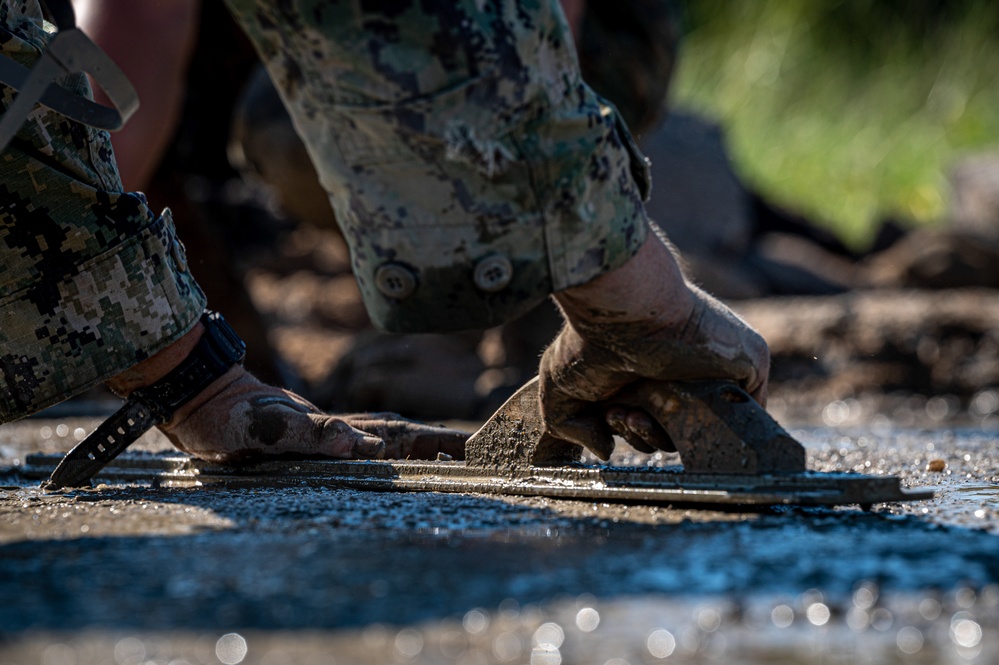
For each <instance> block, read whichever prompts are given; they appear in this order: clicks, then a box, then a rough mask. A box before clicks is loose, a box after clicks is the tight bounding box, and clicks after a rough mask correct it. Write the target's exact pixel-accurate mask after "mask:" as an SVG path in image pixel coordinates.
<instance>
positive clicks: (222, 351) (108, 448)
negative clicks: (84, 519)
mask: <svg viewBox="0 0 999 665" xmlns="http://www.w3.org/2000/svg"><path fill="white" fill-rule="evenodd" d="M201 323H202V324H203V325H204V327H205V332H204V334H203V335H202V336H201V339H200V340H199V341H198V344H197V346H195V347H194V349H193V350H192V351H191V353H189V354H188V356H187V357H186V358H184V360H182V361H181V363H180V364H179V365H177V367H175V368H174V369H173V370H172V371H171V372H170V373H169V374H167V375H166V376H165V377H163V378H162V379H160V380H159V381H157V382H156V383H154V384H153V385H151V386H147V387H145V388H140V389H139V390H136V391H134V392H132V394H131V395H130V396H129V398H128V401H126V402H125V405H124V406H123V407H122V408H121V409H119V410H118V411H116V412H115V413H114V415H112V416H111V417H109V418H108V419H107V420H105V421H104V422H103V423H101V425H100V426H98V427H97V429H95V430H94V431H93V432H91V433H90V435H89V436H88V437H87V438H85V439H84V440H83V441H81V442H80V443H79V444H77V446H76V447H75V448H73V449H72V450H71V451H69V452H68V453H67V454H66V457H64V458H63V459H62V461H61V462H60V463H59V466H57V467H56V469H55V471H53V472H52V476H51V477H50V478H49V479H48V480H47V481H46V482H45V483H44V485H43V487H44V488H45V489H48V490H54V489H61V488H64V487H84V486H89V485H90V479H91V478H93V477H94V475H95V474H96V473H97V472H98V471H100V470H101V469H102V468H104V466H105V465H107V463H108V462H110V461H111V460H113V459H114V458H115V457H117V456H118V455H119V454H120V453H121V452H122V451H124V450H125V449H126V448H128V447H129V446H130V445H132V443H134V442H135V440H136V439H138V438H139V437H140V436H142V435H143V434H145V433H146V431H148V430H149V428H151V427H154V426H156V425H160V424H162V423H165V422H167V421H168V420H170V418H172V417H173V414H174V413H175V412H176V411H177V409H179V408H180V407H181V406H183V405H184V404H187V403H188V402H190V401H191V400H192V399H193V398H194V397H195V396H196V395H198V394H199V393H200V392H201V391H202V390H204V389H205V388H207V387H208V386H209V384H211V383H212V382H213V381H215V380H216V379H218V378H219V377H221V376H222V375H223V374H225V373H226V372H227V371H229V369H230V368H231V367H232V366H233V365H235V364H237V363H242V362H243V358H244V356H245V355H246V344H244V343H243V340H241V339H240V338H239V335H237V334H236V331H235V330H233V329H232V327H231V326H230V325H229V324H228V323H226V321H225V319H224V318H222V315H221V314H219V313H218V312H205V313H204V314H203V315H202V317H201Z"/></svg>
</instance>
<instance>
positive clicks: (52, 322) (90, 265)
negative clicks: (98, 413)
mask: <svg viewBox="0 0 999 665" xmlns="http://www.w3.org/2000/svg"><path fill="white" fill-rule="evenodd" d="M40 17H41V11H40V9H39V7H38V3H37V0H19V1H16V2H15V1H12V0H4V1H3V2H2V3H0V53H2V54H3V55H5V56H7V57H11V58H14V59H15V60H17V61H18V62H20V63H21V64H24V65H26V66H31V64H32V63H33V62H34V61H35V59H36V58H37V57H38V54H39V53H40V51H41V49H43V48H44V45H45V43H46V34H45V31H44V30H43V24H42V22H41V18H40ZM62 84H63V85H64V87H66V88H67V89H68V90H71V91H73V92H76V93H78V94H86V95H89V94H90V89H89V84H88V83H87V81H86V78H85V77H84V76H83V75H82V74H80V75H74V76H72V77H69V79H68V80H65V81H63V82H62ZM13 94H14V92H13V91H12V90H11V89H10V88H7V87H5V86H0V108H6V107H7V106H8V105H9V104H10V102H11V100H12V99H13ZM204 307H205V299H204V296H203V294H202V293H201V290H200V289H199V288H198V286H197V284H196V283H195V281H194V279H193V278H192V276H191V274H190V273H189V272H188V271H187V266H186V261H185V259H184V253H183V246H182V245H181V244H180V242H179V240H178V239H177V237H176V234H175V232H174V227H173V222H172V219H171V217H170V215H169V211H164V213H163V214H162V215H156V214H154V213H153V212H152V211H151V210H150V208H149V206H148V205H147V204H146V201H145V199H144V197H143V196H142V195H141V194H126V193H123V192H122V191H121V182H120V180H119V178H118V172H117V168H116V166H115V163H114V157H113V154H112V151H111V145H110V142H109V138H108V135H107V133H106V132H102V131H98V130H95V129H93V128H90V127H87V126H85V125H82V124H79V123H76V122H72V121H69V120H67V119H66V118H65V117H63V116H61V115H58V114H55V113H52V112H49V111H46V110H45V109H42V108H36V109H35V111H33V112H32V114H31V115H30V116H29V118H28V119H27V121H26V123H25V124H24V125H23V127H22V128H21V130H20V132H19V133H18V135H17V137H16V138H15V139H14V141H13V142H12V143H11V144H10V145H9V146H8V147H7V148H6V149H5V150H4V151H3V152H0V321H2V323H0V381H2V390H0V422H8V421H11V420H14V419H16V418H19V417H21V416H24V415H27V414H29V413H32V412H34V411H37V410H39V409H42V408H44V407H46V406H48V405H50V404H54V403H56V402H59V401H62V400H64V399H66V398H68V397H71V396H72V395H74V394H76V393H78V392H80V391H82V390H85V389H87V388H89V387H91V386H93V385H95V384H96V383H98V382H100V381H102V380H104V379H107V378H109V377H111V376H114V375H115V374H118V373H120V372H122V371H123V370H125V369H127V368H128V367H131V366H132V365H134V364H136V363H137V362H139V361H141V360H143V359H145V358H147V357H149V356H150V355H152V354H154V353H156V352H157V351H159V350H160V349H162V348H163V347H165V346H167V345H168V344H170V343H171V342H173V341H175V340H176V339H178V338H179V337H181V336H182V335H183V334H184V333H186V332H187V331H188V330H190V329H191V327H193V326H194V324H195V323H196V322H197V321H198V317H199V316H200V314H201V312H202V311H203V310H204Z"/></svg>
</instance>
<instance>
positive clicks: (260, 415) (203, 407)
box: [160, 365, 468, 464]
mask: <svg viewBox="0 0 999 665" xmlns="http://www.w3.org/2000/svg"><path fill="white" fill-rule="evenodd" d="M160 429H161V430H162V431H163V432H164V433H165V434H166V436H167V438H169V439H170V441H171V442H173V444H174V445H175V446H177V448H179V449H181V450H183V451H185V452H187V453H190V454H192V455H194V456H195V457H200V458H201V459H206V460H210V461H213V462H220V463H227V464H234V463H237V464H238V463H247V462H255V461H260V460H264V459H267V458H274V457H299V458H303V457H304V458H336V459H387V458H401V459H407V458H414V459H434V458H436V457H437V454H438V453H445V454H446V455H449V456H451V457H453V458H454V459H464V454H465V440H466V439H467V438H468V434H467V433H465V432H460V431H458V430H453V429H450V428H447V427H439V426H433V425H424V424H422V423H418V422H416V421H412V420H408V419H405V418H402V417H401V416H398V415H396V414H393V413H367V414H351V415H337V416H333V415H328V414H325V413H323V412H322V411H320V410H319V409H318V408H317V407H316V406H314V405H313V404H311V403H310V402H308V401H307V400H305V399H303V398H302V397H300V396H298V395H296V394H295V393H292V392H290V391H287V390H282V389H280V388H275V387H273V386H268V385H265V384H263V383H261V382H260V381H259V380H257V379H256V377H254V376H253V375H252V374H250V373H249V372H247V371H246V370H245V369H243V368H242V367H241V366H238V365H237V366H235V367H233V368H232V369H230V370H229V371H228V372H227V373H226V374H225V375H224V376H222V377H221V378H219V379H218V380H217V381H215V382H214V383H213V384H211V385H210V386H209V387H208V388H207V389H205V390H204V391H203V392H202V393H201V394H200V395H198V396H197V397H196V398H195V399H194V400H192V401H191V402H189V403H188V404H185V405H184V406H183V407H181V409H179V410H178V411H177V413H176V414H175V415H174V417H173V418H172V419H171V420H170V422H168V423H166V424H164V425H161V426H160Z"/></svg>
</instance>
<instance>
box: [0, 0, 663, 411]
mask: <svg viewBox="0 0 999 665" xmlns="http://www.w3.org/2000/svg"><path fill="white" fill-rule="evenodd" d="M0 2H2V4H0V12H2V13H0V53H2V54H3V55H7V56H9V57H15V58H17V59H19V60H21V61H22V62H24V63H26V64H30V63H31V62H32V60H33V59H34V58H35V57H37V53H38V50H39V49H40V48H43V47H44V42H45V36H44V33H43V32H42V29H41V24H40V22H39V21H38V8H37V3H36V2H35V0H24V1H18V2H15V1H13V0H0ZM227 4H228V5H229V7H230V9H231V10H232V12H233V14H234V16H235V17H236V18H237V20H238V21H239V22H240V24H241V25H242V26H243V28H244V30H245V31H246V32H247V34H248V35H249V36H250V38H251V40H252V41H253V43H254V45H255V46H256V48H257V51H258V53H259V54H260V56H261V58H262V59H263V61H264V63H265V65H266V66H267V68H268V71H269V72H270V75H271V77H272V78H273V79H274V81H275V83H276V85H277V88H278V90H279V91H280V93H281V95H282V98H283V100H284V102H285V104H286V106H288V108H289V110H290V112H291V114H292V118H293V120H294V122H295V125H296V129H297V130H298V132H299V134H300V135H301V136H302V137H303V139H304V141H305V143H306V145H307V147H308V149H309V152H310V156H311V157H312V160H313V162H314V163H315V165H316V167H317V170H318V172H319V174H320V179H321V181H322V183H323V186H324V187H325V188H326V190H327V192H329V194H330V196H331V201H332V203H333V206H334V209H335V211H336V213H337V218H338V220H339V221H340V224H341V225H342V227H343V230H344V235H345V237H346V238H347V241H348V243H349V244H350V248H351V256H352V261H353V268H354V272H355V274H356V276H357V279H358V282H359V284H360V287H361V291H362V294H363V296H364V300H365V304H366V306H367V308H368V310H369V313H370V314H371V318H372V320H373V321H374V322H375V323H376V324H377V325H379V326H380V327H382V328H384V329H387V330H392V331H408V332H420V331H438V332H440V331H447V330H458V329H467V328H476V327H478V328H483V327H487V326H491V325H495V324H497V323H500V322H502V321H504V320H507V319H509V318H512V317H514V316H516V315H518V314H520V313H523V312H526V311H527V310H529V309H530V308H532V307H533V306H534V305H536V304H537V303H538V302H539V301H540V300H542V299H544V298H545V297H546V296H547V295H548V294H550V293H551V292H553V291H557V290H561V289H565V288H568V287H571V286H574V285H578V284H582V283H585V282H587V281H589V280H591V279H593V278H594V277H596V276H598V275H600V274H603V273H604V272H606V271H608V270H611V269H613V268H616V267H618V266H620V265H621V264H623V263H624V262H625V261H627V260H628V259H629V258H630V257H631V256H632V255H633V254H634V253H635V252H636V251H637V250H638V248H639V247H640V246H641V244H642V243H643V242H644V239H645V235H646V232H647V221H646V218H645V212H644V207H643V204H642V201H643V199H644V198H645V196H646V195H647V190H648V173H647V166H646V162H645V159H644V158H643V157H642V156H641V155H640V154H639V152H638V150H637V148H635V146H634V142H633V141H632V139H631V136H630V134H629V133H628V130H627V129H626V128H625V127H624V124H623V122H622V121H621V120H620V118H619V116H618V114H617V112H616V110H615V109H614V108H613V107H612V106H611V105H610V104H609V103H607V102H606V101H605V100H603V99H601V98H599V97H598V96H597V95H596V94H595V93H594V92H593V91H592V90H591V89H590V88H589V87H588V86H587V85H586V84H585V83H583V81H582V79H581V78H580V74H579V68H578V64H577V61H576V55H575V50H574V48H573V44H572V40H571V36H570V33H569V30H568V27H567V26H566V23H565V19H564V16H563V15H562V13H561V10H560V9H559V7H558V3H557V1H556V0H420V1H419V2H417V1H416V0H395V1H394V2H392V3H369V2H365V1H364V0H283V1H281V2H277V1H276V0H227ZM67 86H72V87H75V89H77V90H79V91H80V92H83V91H84V90H85V82H84V81H82V80H76V81H70V82H67ZM11 94H12V93H11V91H10V90H9V89H5V90H4V91H3V95H4V102H5V103H7V102H9V100H10V97H11ZM120 190H121V186H120V183H119V180H118V178H117V174H116V170H115V167H114V161H113V157H112V154H111V150H110V147H109V145H108V137H107V135H105V134H103V133H100V132H96V131H94V130H92V129H90V128H87V127H84V126H81V125H79V124H77V123H73V122H70V121H68V120H66V119H65V118H61V117H59V116H57V115H54V114H52V113H50V112H45V111H43V110H38V111H36V112H35V113H34V114H32V117H31V118H29V120H28V122H27V123H26V124H25V126H24V128H23V129H22V130H21V133H20V134H19V135H18V139H17V141H16V143H14V144H12V145H11V146H10V147H9V148H8V149H7V150H5V151H4V152H3V153H2V154H0V316H2V317H3V326H2V328H0V372H2V375H3V381H4V391H3V397H2V398H0V421H5V420H11V419H13V418H16V417H19V416H21V415H24V414H26V413H29V412H31V411H34V410H37V409H39V408H41V407H43V406H45V405H47V404H51V403H53V402H55V401H58V400H60V399H65V398H66V397H68V396H70V395H72V394H74V393H75V392H78V391H80V390H83V389H85V388H87V387H89V386H90V385H93V384H94V383H96V382H98V381H100V380H103V379H105V378H107V377H108V376H111V375H113V374H115V373H117V372H119V371H121V370H123V369H125V368H127V367H129V366H131V365H132V364H134V363H135V362H137V361H138V360H141V359H143V358H145V357H147V356H148V355H150V354H152V353H155V351H157V350H158V349H159V348H162V347H163V346H164V345H165V344H167V343H169V342H171V341H173V340H175V339H176V338H177V337H179V336H180V335H182V334H183V333H184V332H186V330H188V329H189V328H190V326H191V325H193V323H194V321H195V320H196V318H197V316H198V314H199V313H200V311H201V310H202V308H203V307H204V305H205V303H204V298H203V296H202V294H201V292H200V290H199V289H198V287H197V285H196V283H195V282H194V280H193V279H192V277H191V275H190V273H189V272H187V266H186V264H185V262H184V258H183V247H182V245H180V243H179V241H178V240H177V239H176V237H175V234H174V231H173V226H172V224H171V221H170V216H169V214H168V213H164V214H163V215H161V216H156V215H154V214H153V213H152V212H151V210H150V208H149V207H148V206H147V205H146V203H145V200H144V198H143V197H142V196H141V195H140V194H127V193H122V192H121V191H120Z"/></svg>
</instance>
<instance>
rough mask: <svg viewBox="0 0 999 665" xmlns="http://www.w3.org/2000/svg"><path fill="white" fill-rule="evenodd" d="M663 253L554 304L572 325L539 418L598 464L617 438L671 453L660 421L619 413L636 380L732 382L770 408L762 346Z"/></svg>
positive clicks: (653, 248)
mask: <svg viewBox="0 0 999 665" xmlns="http://www.w3.org/2000/svg"><path fill="white" fill-rule="evenodd" d="M665 249H667V248H666V246H665V245H664V244H662V243H660V242H659V241H658V240H657V239H655V238H653V239H651V240H650V241H649V242H647V243H646V245H645V246H643V248H642V250H640V252H639V254H638V255H636V257H635V258H634V259H632V261H631V262H629V264H626V266H625V267H624V268H622V269H619V270H618V271H616V272H617V274H614V273H608V275H605V276H603V277H601V278H598V280H594V282H593V283H591V284H587V285H584V286H583V287H582V288H580V289H577V290H576V291H575V292H574V293H567V294H565V295H563V296H562V297H561V298H559V297H558V296H557V299H558V302H559V304H560V305H561V306H562V310H563V313H564V314H565V315H566V320H567V324H566V326H565V327H564V328H563V330H562V331H561V332H560V333H559V334H558V336H557V337H556V338H555V341H554V342H553V343H552V344H551V346H549V347H548V349H546V351H545V353H544V355H543V356H542V359H541V368H540V377H541V383H540V396H541V410H542V416H543V418H544V420H545V424H546V427H547V429H548V431H549V433H550V434H552V435H553V436H555V437H557V438H560V439H563V440H566V441H570V442H573V443H577V444H580V445H582V446H585V447H586V448H588V449H589V450H591V451H592V452H593V453H594V454H596V455H597V456H598V457H600V458H601V459H607V458H608V457H609V456H610V453H611V452H612V451H613V448H614V443H613V434H618V435H619V436H621V437H622V438H624V439H625V440H626V441H628V442H629V443H630V444H631V445H632V446H634V447H635V448H637V449H638V450H641V451H644V452H651V451H652V450H655V449H660V450H674V449H675V448H674V446H673V444H672V441H670V438H669V435H668V434H667V433H666V430H665V428H664V427H663V423H661V422H659V421H657V420H656V418H655V417H653V416H654V414H650V413H649V412H647V411H644V410H642V409H635V408H626V407H622V406H617V405H615V404H614V401H613V397H614V395H615V394H616V393H617V392H618V391H620V390H621V389H622V388H624V387H625V386H627V385H628V384H629V383H632V382H633V381H637V380H640V379H656V380H663V381H689V380H698V379H730V380H732V381H735V382H737V383H738V384H739V385H741V386H742V387H743V388H744V389H745V390H746V391H747V392H749V393H750V395H752V397H753V398H754V399H756V400H757V401H758V402H759V403H760V404H762V405H764V406H765V405H766V395H767V380H768V376H769V365H770V354H769V350H768V349H767V345H766V342H764V340H763V338H762V337H760V335H759V334H757V333H756V331H754V330H753V329H752V328H750V327H749V326H748V325H747V324H746V323H745V322H744V321H742V320H741V319H739V317H737V316H736V315H735V314H734V313H733V312H732V311H731V310H730V309H728V308H727V307H725V306H724V305H723V304H722V303H720V302H718V301H717V300H715V299H714V298H712V297H711V296H709V295H708V294H706V293H704V292H702V291H700V290H699V289H697V288H696V287H693V286H690V285H688V284H686V283H685V282H684V281H683V277H682V274H681V273H680V271H679V268H678V267H677V266H676V263H675V260H674V259H673V256H672V254H671V253H670V252H668V251H666V252H665V253H664V252H663V250H665ZM633 264H634V265H633ZM629 272H630V274H629ZM608 278H609V279H608ZM601 280H603V281H601Z"/></svg>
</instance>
